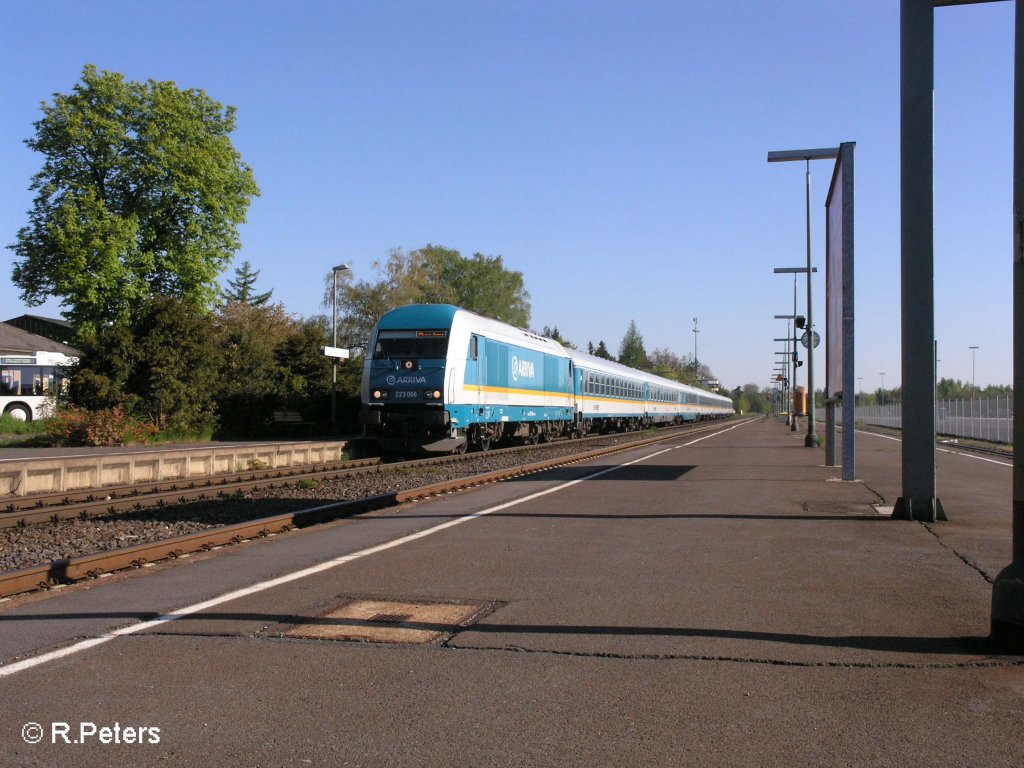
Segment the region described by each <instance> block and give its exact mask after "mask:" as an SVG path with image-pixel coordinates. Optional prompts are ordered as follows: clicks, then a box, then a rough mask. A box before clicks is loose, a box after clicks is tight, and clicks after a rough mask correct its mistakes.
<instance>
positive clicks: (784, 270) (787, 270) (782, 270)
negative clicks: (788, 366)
mask: <svg viewBox="0 0 1024 768" xmlns="http://www.w3.org/2000/svg"><path fill="white" fill-rule="evenodd" d="M773 271H774V272H775V274H776V275H789V274H792V275H793V314H792V315H790V316H789V317H791V318H792V319H793V389H794V391H795V390H796V368H797V366H796V352H797V349H796V345H797V335H796V332H797V324H796V319H797V318H798V317H799V315H798V314H797V313H796V276H797V275H798V274H806V275H808V278H807V285H808V286H810V284H811V279H810V276H809V274H810V273H812V272H817V271H818V268H817V267H811V266H808V267H775V269H774V270H773ZM808 306H809V305H808ZM775 317H781V315H776V316H775ZM806 325H807V335H808V340H809V343H808V344H807V390H808V395H809V397H810V400H811V402H808V406H807V408H808V410H807V417H808V419H809V420H811V421H813V420H814V403H813V399H814V391H813V389H811V388H812V387H813V386H814V378H813V377H812V376H811V361H812V360H813V359H814V358H813V357H812V354H813V349H814V336H813V331H811V313H810V311H808V313H807V323H806ZM791 426H792V431H793V432H796V429H797V426H796V415H795V414H794V416H793V421H792V424H791ZM807 429H808V432H807V434H808V435H813V434H814V426H813V424H812V425H811V426H809V427H808V428H807ZM809 439H810V438H808V440H809ZM804 444H805V445H807V446H810V445H811V443H810V442H805V443H804ZM817 444H818V439H817V438H816V437H815V439H814V445H815V446H816V445H817Z"/></svg>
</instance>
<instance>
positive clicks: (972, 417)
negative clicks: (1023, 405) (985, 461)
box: [856, 395, 1013, 443]
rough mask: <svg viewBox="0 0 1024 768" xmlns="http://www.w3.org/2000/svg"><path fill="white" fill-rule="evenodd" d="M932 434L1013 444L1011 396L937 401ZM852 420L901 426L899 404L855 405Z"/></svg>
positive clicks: (886, 425) (897, 427) (881, 425)
mask: <svg viewBox="0 0 1024 768" xmlns="http://www.w3.org/2000/svg"><path fill="white" fill-rule="evenodd" d="M935 406H936V408H935V431H936V432H937V433H938V434H940V435H949V436H952V437H969V438H974V439H976V440H988V441H991V442H994V443H1012V442H1013V396H1012V395H1006V396H1004V397H991V398H985V399H975V400H938V401H936V403H935ZM856 419H857V421H858V422H861V423H864V424H874V425H876V426H880V427H894V428H896V429H900V428H901V427H902V426H903V417H902V404H901V403H889V404H888V405H872V406H857V408H856Z"/></svg>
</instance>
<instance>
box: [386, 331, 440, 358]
mask: <svg viewBox="0 0 1024 768" xmlns="http://www.w3.org/2000/svg"><path fill="white" fill-rule="evenodd" d="M447 356H448V331H445V330H420V331H379V332H378V333H377V344H376V346H375V347H374V350H373V358H374V359H375V360H397V359H407V358H409V359H414V360H415V359H443V358H445V357H447Z"/></svg>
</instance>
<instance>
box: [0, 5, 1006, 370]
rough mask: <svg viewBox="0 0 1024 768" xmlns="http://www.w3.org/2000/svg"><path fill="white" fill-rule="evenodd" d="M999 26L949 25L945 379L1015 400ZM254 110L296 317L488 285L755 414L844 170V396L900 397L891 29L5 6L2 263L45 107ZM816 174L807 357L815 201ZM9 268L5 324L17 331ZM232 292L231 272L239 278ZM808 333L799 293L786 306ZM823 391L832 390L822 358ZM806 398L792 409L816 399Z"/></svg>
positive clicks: (505, 15)
mask: <svg viewBox="0 0 1024 768" xmlns="http://www.w3.org/2000/svg"><path fill="white" fill-rule="evenodd" d="M1012 28H1013V4H1012V3H1009V2H1000V3H986V4H981V5H974V6H966V7H956V8H944V9H938V10H937V11H936V94H935V116H936V128H935V138H936V148H935V163H936V193H935V211H936V240H935V241H936V261H935V265H936V266H935V273H936V279H935V291H936V306H937V309H938V317H937V321H936V335H937V337H938V343H939V358H940V363H939V375H940V376H943V377H950V378H959V379H964V380H969V379H970V377H971V352H970V350H969V346H971V345H978V346H979V347H980V349H979V350H978V352H977V381H978V384H979V385H983V384H987V383H997V384H1008V383H1010V382H1011V380H1012V360H1011V339H1012V330H1011V329H1012V325H1011V304H1012V294H1011V285H1010V279H1011V276H1012V268H1011V264H1012V253H1011V249H1012V237H1011V234H1012V229H1011V208H1012V200H1011V198H1012V189H1011V181H1012V99H1013V90H1012V89H1013V85H1012V56H1013V32H1012ZM87 63H92V64H96V65H97V66H98V67H99V68H101V69H108V70H113V71H117V72H122V73H124V74H125V75H126V76H127V77H129V78H130V79H134V80H147V79H151V78H152V79H156V80H173V81H175V82H176V83H177V84H178V85H179V86H180V87H183V88H185V87H189V88H191V87H196V88H202V89H204V90H205V91H206V92H207V93H208V94H209V95H210V96H211V97H212V98H214V99H216V100H218V101H220V102H222V103H224V104H230V105H233V106H235V107H237V108H238V130H237V132H236V133H235V135H234V143H235V146H236V148H237V149H238V150H239V151H240V152H241V154H242V156H243V158H244V159H245V161H246V162H247V163H249V164H250V165H251V166H252V168H253V170H254V173H255V175H256V179H257V182H258V183H259V185H260V188H261V191H262V196H261V197H260V198H258V199H257V200H255V201H254V202H253V204H252V207H251V208H250V211H249V220H248V223H247V224H246V225H245V226H244V227H243V229H242V240H243V249H242V250H241V252H240V253H239V254H238V257H237V258H236V264H239V263H241V261H242V260H249V261H251V262H252V264H253V265H254V267H255V268H257V269H259V270H261V273H260V280H259V283H258V287H259V288H260V289H262V290H267V289H270V288H273V289H274V299H275V300H276V301H280V302H282V303H283V304H284V305H285V307H286V308H287V310H288V311H289V312H291V313H294V314H297V315H312V314H316V313H321V312H324V311H325V310H324V308H323V307H321V305H320V302H321V299H322V296H323V277H324V275H325V274H326V273H327V272H328V271H329V270H330V267H331V266H332V265H334V264H337V263H340V262H347V263H349V264H351V265H352V267H353V269H354V272H355V275H356V277H357V278H371V277H373V273H372V268H371V267H372V263H373V262H374V261H375V260H377V259H382V258H384V257H386V255H387V253H388V251H389V249H391V248H395V247H402V248H405V249H407V250H411V249H414V248H417V247H420V246H423V245H425V244H427V243H434V244H439V245H444V246H447V247H450V248H457V249H459V250H460V251H461V252H462V253H463V255H466V256H468V255H471V254H473V253H475V252H481V253H485V254H487V255H492V256H493V255H499V254H500V255H501V256H503V257H504V260H505V263H506V265H507V266H508V267H509V268H511V269H516V270H519V271H521V272H523V274H524V276H525V280H526V286H527V289H528V290H529V292H530V296H531V303H532V307H533V312H532V325H533V327H534V328H537V329H539V328H541V327H543V326H545V325H549V326H557V327H558V328H559V330H560V331H561V332H562V334H563V335H564V336H566V337H567V338H569V339H571V340H573V341H575V342H576V343H577V344H578V345H579V346H581V347H585V346H586V343H587V341H593V342H595V343H596V342H597V341H599V340H602V339H603V340H604V341H605V342H606V343H607V344H608V346H609V348H611V349H612V350H617V348H618V345H619V342H620V341H621V339H622V337H623V335H624V334H625V332H626V329H627V327H628V325H629V322H630V320H635V321H636V323H637V326H638V328H639V330H640V333H641V334H642V336H643V338H644V342H645V345H646V348H647V349H648V351H651V350H653V349H655V348H659V347H660V348H668V349H671V350H672V351H675V352H676V353H678V354H681V355H686V354H692V353H693V341H694V335H693V333H692V328H693V320H692V318H694V317H697V318H699V328H700V334H699V348H698V353H699V358H700V359H701V361H702V362H706V363H707V364H708V365H710V367H711V368H712V370H713V371H714V372H715V373H716V374H717V375H718V376H719V377H720V378H721V379H722V382H723V384H726V385H728V386H730V387H732V386H736V385H738V384H745V383H748V382H753V383H756V384H759V385H761V386H764V385H766V384H767V382H768V379H769V376H770V372H771V369H772V366H773V362H774V359H775V358H774V351H775V350H776V349H778V348H779V345H777V344H775V342H773V339H774V338H775V337H776V336H782V335H784V322H783V321H777V320H773V315H774V314H782V313H788V312H789V311H790V310H791V307H792V281H791V278H789V277H783V276H776V275H773V274H772V268H773V267H775V266H797V265H800V264H802V263H803V261H804V259H805V229H804V215H805V213H804V168H803V164H802V163H785V164H775V163H773V164H771V165H769V164H768V163H767V162H766V156H767V153H768V152H769V151H771V150H783V149H797V148H810V147H825V146H837V145H838V144H839V143H840V142H844V141H854V142H856V143H857V148H856V163H857V167H856V182H857V189H856V217H857V224H856V238H857V242H856V259H857V285H856V291H857V301H856V314H857V356H856V365H857V376H858V378H859V379H862V381H861V382H860V384H861V386H862V388H863V389H864V390H873V389H875V388H876V387H878V386H879V385H880V384H881V383H882V378H881V375H880V374H881V373H882V372H885V379H884V381H885V385H886V386H887V387H891V386H894V385H897V384H899V383H900V330H899V329H900V314H899V297H900V285H899V279H900V278H899V259H900V255H899V240H900V234H899V3H898V2H896V0H863V1H861V2H856V3H853V2H848V1H847V0H779V1H777V2H764V1H762V0H758V1H756V2H755V1H753V0H731V1H730V2H721V0H687V1H686V2H683V1H682V0H677V2H614V3H612V2H594V1H593V0H591V1H589V2H558V1H557V0H554V1H552V0H547V1H546V2H455V1H454V0H438V1H436V2H425V1H420V2H397V1H396V2H386V1H385V2H281V1H280V0H279V1H278V2H260V1H259V0H247V1H246V2H218V1H217V0H204V2H191V1H189V2H183V1H175V0H162V1H161V2H141V1H140V0H132V1H131V2H107V1H104V0H94V1H93V2H89V3H82V2H78V1H77V0H76V1H74V2H56V1H55V0H31V1H30V2H26V1H23V0H6V1H5V2H3V3H2V4H0V93H2V96H3V104H4V107H3V110H2V111H0V240H2V241H3V244H8V243H11V242H13V241H14V239H15V236H16V233H17V230H18V229H19V228H20V227H21V226H24V225H25V223H26V222H27V211H28V210H29V209H30V207H31V194H30V193H29V191H28V185H29V181H30V178H31V176H32V174H33V173H34V172H36V171H37V170H38V169H39V167H40V165H41V158H40V157H39V156H36V155H34V153H32V152H30V151H29V150H28V149H27V148H26V147H25V146H24V144H23V140H24V139H25V138H27V137H29V136H30V135H32V132H33V127H32V124H33V122H34V121H35V120H37V119H38V118H39V116H40V112H39V105H40V103H41V102H42V101H44V100H49V99H50V97H51V95H52V94H53V93H55V92H68V91H69V90H71V88H72V87H73V86H74V84H75V83H76V82H77V81H78V80H79V78H80V76H81V72H82V68H83V66H84V65H85V64H87ZM831 172H832V168H831V163H830V162H829V161H818V162H815V163H812V180H813V189H812V212H813V217H814V218H813V248H814V258H815V263H816V265H817V266H818V267H819V273H818V276H817V277H816V278H815V283H814V292H815V299H814V304H815V313H816V315H817V317H818V323H817V327H818V330H819V331H822V329H823V325H824V323H823V321H824V279H823V273H824V253H825V251H824V247H825V246H824V242H825V239H824V235H825V228H824V201H825V194H826V192H827V188H828V182H829V180H830V178H831ZM13 258H14V254H13V253H12V252H11V251H10V250H4V251H2V252H0V273H2V274H3V275H4V278H2V279H0V315H2V316H3V317H2V319H6V318H8V317H13V316H16V315H19V314H22V313H24V312H34V313H36V314H49V315H57V314H58V313H59V310H60V307H59V304H58V302H57V301H51V302H48V303H47V304H45V305H43V306H42V307H38V308H27V307H25V306H24V305H23V304H22V302H21V301H20V298H19V291H18V290H17V289H16V288H15V287H14V286H13V285H11V283H10V274H11V268H12V265H13V263H14V262H13ZM230 276H231V271H230V270H229V272H228V273H227V275H226V277H230ZM800 296H801V298H800V306H801V311H803V310H802V308H803V305H804V298H803V296H804V289H803V286H802V285H801V290H800ZM817 358H818V361H819V362H818V365H817V366H816V370H817V373H816V380H817V382H818V383H819V385H820V383H821V382H822V381H823V379H824V355H822V354H819V355H818V356H817ZM803 371H806V368H804V369H802V370H801V380H803Z"/></svg>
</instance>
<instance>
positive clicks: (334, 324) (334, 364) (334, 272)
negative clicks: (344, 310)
mask: <svg viewBox="0 0 1024 768" xmlns="http://www.w3.org/2000/svg"><path fill="white" fill-rule="evenodd" d="M348 269H349V266H348V264H339V265H338V266H336V267H331V346H333V347H337V346H338V273H339V272H345V271H346V270H348ZM331 434H332V435H337V434H338V359H337V358H336V357H335V358H332V359H331Z"/></svg>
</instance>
